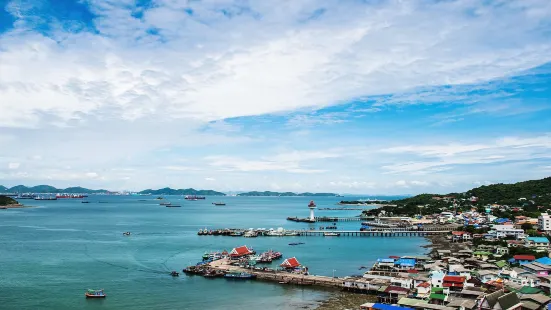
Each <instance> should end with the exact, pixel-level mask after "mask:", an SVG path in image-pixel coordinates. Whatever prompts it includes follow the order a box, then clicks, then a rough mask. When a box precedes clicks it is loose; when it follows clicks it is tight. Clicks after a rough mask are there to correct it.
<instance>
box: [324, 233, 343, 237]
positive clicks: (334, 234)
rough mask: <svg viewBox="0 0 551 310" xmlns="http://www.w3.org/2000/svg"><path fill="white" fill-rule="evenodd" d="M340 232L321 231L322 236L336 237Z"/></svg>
mask: <svg viewBox="0 0 551 310" xmlns="http://www.w3.org/2000/svg"><path fill="white" fill-rule="evenodd" d="M340 235H341V234H339V233H335V232H326V233H323V236H324V237H338V236H340Z"/></svg>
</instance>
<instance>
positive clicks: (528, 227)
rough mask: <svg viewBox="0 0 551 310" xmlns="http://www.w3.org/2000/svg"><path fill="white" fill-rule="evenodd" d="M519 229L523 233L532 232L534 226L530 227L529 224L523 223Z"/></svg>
mask: <svg viewBox="0 0 551 310" xmlns="http://www.w3.org/2000/svg"><path fill="white" fill-rule="evenodd" d="M520 228H522V229H523V230H524V231H527V230H532V229H534V225H532V224H531V223H524V224H522V225H521V226H520Z"/></svg>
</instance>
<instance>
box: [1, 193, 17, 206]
mask: <svg viewBox="0 0 551 310" xmlns="http://www.w3.org/2000/svg"><path fill="white" fill-rule="evenodd" d="M15 204H17V201H15V200H14V199H12V198H10V197H7V196H1V195H0V206H2V207H4V206H8V205H15Z"/></svg>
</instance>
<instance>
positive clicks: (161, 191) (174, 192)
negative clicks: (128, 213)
mask: <svg viewBox="0 0 551 310" xmlns="http://www.w3.org/2000/svg"><path fill="white" fill-rule="evenodd" d="M138 194H140V195H197V196H226V194H224V193H222V192H217V191H213V190H210V189H209V190H196V189H193V188H186V189H172V188H170V187H165V188H161V189H146V190H143V191H141V192H138Z"/></svg>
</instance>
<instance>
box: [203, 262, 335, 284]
mask: <svg viewBox="0 0 551 310" xmlns="http://www.w3.org/2000/svg"><path fill="white" fill-rule="evenodd" d="M225 263H227V260H224V259H222V260H218V261H214V262H212V263H210V266H211V268H213V269H217V270H220V271H225V272H246V273H250V274H254V275H256V278H257V279H259V280H264V281H270V282H277V283H279V284H282V285H304V286H323V287H333V288H341V287H342V286H343V284H342V283H343V282H342V280H343V279H342V278H337V277H335V278H332V277H327V276H316V275H304V274H297V273H290V272H285V271H273V270H272V271H260V270H254V269H248V268H242V267H237V266H231V265H226V264H225Z"/></svg>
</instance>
